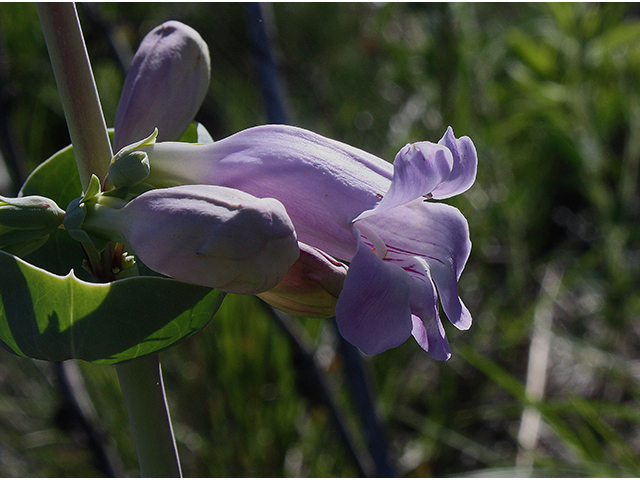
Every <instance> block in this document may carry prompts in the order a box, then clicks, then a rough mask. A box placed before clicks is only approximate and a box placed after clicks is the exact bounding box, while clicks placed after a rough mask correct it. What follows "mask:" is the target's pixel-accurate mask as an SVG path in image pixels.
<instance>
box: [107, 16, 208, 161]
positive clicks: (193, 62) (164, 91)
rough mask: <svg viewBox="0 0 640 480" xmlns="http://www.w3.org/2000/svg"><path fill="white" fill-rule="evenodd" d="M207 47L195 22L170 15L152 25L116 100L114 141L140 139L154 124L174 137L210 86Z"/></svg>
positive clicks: (161, 132) (161, 134)
mask: <svg viewBox="0 0 640 480" xmlns="http://www.w3.org/2000/svg"><path fill="white" fill-rule="evenodd" d="M210 70H211V61H210V59H209V48H208V47H207V44H206V43H205V42H204V40H203V39H202V37H201V36H200V34H199V33H198V32H196V31H195V30H194V29H193V28H191V27H188V26H187V25H185V24H183V23H180V22H177V21H174V20H171V21H168V22H165V23H163V24H162V25H159V26H157V27H156V28H154V29H153V30H151V31H150V32H149V33H148V34H147V35H146V36H145V37H144V39H143V40H142V42H141V43H140V46H139V47H138V50H137V51H136V54H135V56H134V57H133V61H132V62H131V66H130V67H129V71H128V72H127V76H126V78H125V82H124V87H123V89H122V95H121V96H120V102H119V103H118V109H117V111H116V119H115V125H114V128H115V133H114V138H113V146H114V149H115V150H120V149H121V148H122V147H124V146H125V145H128V144H130V143H133V142H137V141H138V140H141V139H143V138H145V137H147V136H149V134H151V132H153V130H154V128H156V127H157V128H158V132H159V133H158V138H159V139H160V140H177V139H179V138H180V136H181V135H182V134H183V133H184V131H185V130H186V129H187V127H188V126H189V123H190V122H191V121H192V120H193V117H194V116H195V114H196V113H197V111H198V109H199V108H200V105H201V104H202V101H203V100H204V97H205V94H206V93H207V89H208V88H209V78H210Z"/></svg>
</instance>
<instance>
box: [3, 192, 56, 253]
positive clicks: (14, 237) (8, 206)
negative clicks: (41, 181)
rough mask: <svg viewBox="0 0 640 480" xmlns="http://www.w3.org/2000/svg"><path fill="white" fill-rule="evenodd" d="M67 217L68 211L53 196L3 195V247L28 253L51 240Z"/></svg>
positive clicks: (12, 251)
mask: <svg viewBox="0 0 640 480" xmlns="http://www.w3.org/2000/svg"><path fill="white" fill-rule="evenodd" d="M63 219H64V210H62V209H61V208H60V207H58V205H57V204H56V202H54V201H53V200H51V199H49V198H45V197H40V196H37V195H32V196H27V197H21V198H6V197H1V196H0V248H1V249H2V250H5V251H7V252H10V253H13V254H15V255H26V254H28V253H31V252H32V251H34V250H36V249H37V248H38V247H40V246H41V245H42V244H43V243H44V242H46V241H47V239H48V238H49V235H50V234H51V233H52V232H54V231H55V230H56V229H57V228H58V227H59V226H60V225H61V224H62V221H63Z"/></svg>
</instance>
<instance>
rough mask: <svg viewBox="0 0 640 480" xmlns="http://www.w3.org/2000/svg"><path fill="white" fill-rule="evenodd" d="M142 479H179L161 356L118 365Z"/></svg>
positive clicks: (179, 473)
mask: <svg viewBox="0 0 640 480" xmlns="http://www.w3.org/2000/svg"><path fill="white" fill-rule="evenodd" d="M116 369H117V372H118V379H119V380H120V386H121V388H122V395H123V396H124V403H125V405H126V407H127V413H128V415H129V422H130V423H131V431H132V433H133V441H134V443H135V446H136V452H137V453H138V461H139V462H140V474H141V475H142V476H143V477H147V478H148V477H180V476H181V475H182V472H181V470H180V461H179V459H178V451H177V448H176V444H175V439H174V436H173V429H172V427H171V419H170V417H169V409H168V408H167V402H166V397H165V393H164V385H163V381H162V370H161V367H160V361H159V359H158V355H157V354H155V355H149V356H146V357H141V358H137V359H135V360H133V361H131V362H125V363H120V364H118V365H116Z"/></svg>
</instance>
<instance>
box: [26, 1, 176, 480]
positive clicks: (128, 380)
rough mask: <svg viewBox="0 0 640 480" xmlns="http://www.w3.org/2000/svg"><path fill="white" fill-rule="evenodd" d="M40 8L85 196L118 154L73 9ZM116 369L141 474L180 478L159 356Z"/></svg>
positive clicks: (54, 5) (60, 5)
mask: <svg viewBox="0 0 640 480" xmlns="http://www.w3.org/2000/svg"><path fill="white" fill-rule="evenodd" d="M37 7H38V16H39V17H40V23H41V25H42V31H43V33H44V37H45V40H46V42H47V49H48V51H49V56H50V58H51V65H52V67H53V71H54V74H55V78H56V84H57V86H58V91H59V93H60V100H61V101H62V106H63V109H64V115H65V118H66V120H67V126H68V128H69V135H70V136H71V142H72V144H73V151H74V155H75V158H76V163H77V165H78V172H79V174H80V181H81V183H82V188H83V190H84V191H86V190H87V188H88V186H89V181H90V178H91V175H92V174H95V175H97V176H98V178H100V179H104V177H105V176H106V174H107V170H108V168H109V162H110V160H111V157H112V156H113V153H112V150H111V142H110V141H109V136H108V133H107V127H106V123H105V121H104V115H103V113H102V106H101V104H100V99H99V97H98V90H97V88H96V84H95V80H94V78H93V71H92V70H91V64H90V62H89V56H88V54H87V50H86V47H85V43H84V38H83V36H82V30H81V28H80V22H79V20H78V15H77V12H76V8H75V5H74V4H72V3H40V4H38V6H37ZM88 247H89V248H90V247H91V246H90V245H89V246H88ZM93 253H95V254H96V255H97V252H93ZM90 258H91V257H90ZM96 263H99V262H98V261H97V260H96ZM116 368H117V371H118V378H119V380H120V386H121V388H122V394H123V397H124V399H125V404H126V407H127V413H128V415H129V421H130V423H131V429H132V433H133V437H134V443H135V445H136V452H137V454H138V459H139V461H140V472H141V474H142V475H143V476H145V477H179V476H181V471H180V462H179V460H178V453H177V448H176V445H175V438H174V435H173V429H172V427H171V420H170V418H169V411H168V408H167V403H166V397H165V393H164V385H163V382H162V373H161V370H160V363H159V360H158V356H157V355H152V356H149V357H142V358H139V359H136V360H132V361H131V362H128V363H126V364H123V365H119V366H118V367H116Z"/></svg>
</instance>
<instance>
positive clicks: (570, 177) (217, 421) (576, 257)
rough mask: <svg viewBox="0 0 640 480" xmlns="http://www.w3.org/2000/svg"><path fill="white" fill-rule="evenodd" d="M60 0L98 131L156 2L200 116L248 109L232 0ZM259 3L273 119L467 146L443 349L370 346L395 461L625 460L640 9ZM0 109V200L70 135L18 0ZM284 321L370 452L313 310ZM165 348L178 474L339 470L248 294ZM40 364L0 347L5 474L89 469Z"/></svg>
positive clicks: (346, 133)
mask: <svg viewBox="0 0 640 480" xmlns="http://www.w3.org/2000/svg"><path fill="white" fill-rule="evenodd" d="M78 8H79V13H80V19H81V22H82V25H83V29H84V32H85V37H86V41H87V47H88V50H89V55H90V57H91V61H92V63H93V67H94V70H95V76H96V82H97V85H98V90H99V92H100V96H101V100H102V103H103V107H104V112H105V117H106V120H107V123H108V125H109V126H112V124H113V118H114V115H115V109H116V106H117V102H118V98H119V94H120V89H121V85H122V83H123V73H122V67H121V66H120V65H119V64H118V61H117V57H116V56H114V50H113V44H115V45H116V46H117V48H116V50H117V51H118V52H119V53H120V55H121V58H122V62H123V63H124V64H125V65H124V66H125V67H126V64H128V61H129V59H130V56H131V55H132V53H133V51H135V48H136V47H137V45H138V43H139V42H140V40H141V38H142V37H143V36H144V35H145V34H146V33H147V32H148V31H149V30H151V29H152V28H153V27H155V26H156V25H158V24H160V23H162V22H163V21H166V20H170V19H175V20H180V21H183V22H184V23H186V24H188V25H190V26H192V27H194V28H195V29H196V30H198V31H199V32H200V33H201V35H202V36H203V37H204V39H205V40H206V42H207V43H208V45H209V48H210V51H211V58H212V82H211V88H210V90H209V94H208V96H207V99H206V100H205V103H204V106H203V108H202V110H201V112H200V114H199V115H198V117H197V118H198V120H199V121H201V122H202V123H203V124H204V125H205V126H206V127H207V128H208V129H209V130H210V132H211V133H212V135H213V136H214V138H216V139H219V138H222V137H224V136H226V135H228V134H231V133H234V132H236V131H238V130H240V129H243V128H247V127H250V126H253V125H257V124H262V123H265V122H266V116H265V113H264V112H265V108H264V103H263V99H262V97H261V92H260V85H259V81H258V78H257V76H256V71H255V65H254V63H253V59H252V56H251V48H250V43H249V38H248V34H247V25H246V15H245V6H244V5H243V4H241V3H233V4H205V3H197V4H189V3H156V2H153V3H140V4H137V3H126V4H120V3H104V4H102V3H98V4H79V7H78ZM263 8H264V14H265V24H266V26H267V27H268V31H269V32H270V35H271V40H272V47H273V54H274V57H275V60H276V62H277V64H278V67H279V69H280V73H281V80H282V87H283V91H284V92H285V96H286V105H287V108H288V112H289V114H290V116H291V119H290V120H291V123H293V124H295V125H298V126H301V127H304V128H307V129H310V130H313V131H316V132H318V133H320V134H323V135H325V136H328V137H331V138H334V139H337V140H341V141H344V142H347V143H350V144H352V145H354V146H357V147H359V148H362V149H364V150H367V151H370V152H372V153H375V154H377V155H378V156H380V157H382V158H385V159H388V160H389V161H391V160H393V157H394V155H395V153H396V152H397V151H398V150H399V149H400V148H401V147H402V146H403V145H404V144H406V143H407V142H414V141H420V140H431V141H437V140H438V139H439V138H440V137H441V136H442V134H443V133H444V131H445V129H446V127H447V126H448V125H451V126H452V127H453V129H454V131H455V133H456V135H457V136H461V135H468V136H469V137H471V138H472V139H473V141H474V143H475V145H476V148H477V150H478V156H479V169H478V179H477V182H476V184H475V185H474V186H473V187H472V188H471V189H470V190H469V191H468V192H467V193H465V194H464V195H462V196H459V197H456V198H453V199H451V201H448V203H451V204H454V205H455V206H457V207H458V208H460V209H461V211H462V212H463V213H464V214H465V216H466V217H467V219H468V220H469V224H470V230H471V239H472V242H473V251H472V253H471V258H470V259H469V262H468V264H467V267H466V269H465V271H464V273H463V275H462V278H461V281H460V294H461V296H462V298H463V300H464V301H465V302H466V304H467V306H468V307H469V309H470V311H471V312H472V315H473V317H474V325H473V326H472V328H471V329H470V330H469V331H467V332H459V331H456V329H455V328H452V327H451V325H445V328H446V329H447V333H448V337H449V340H450V343H451V346H452V350H453V356H452V358H451V360H449V361H448V362H445V363H439V362H436V361H434V360H432V359H431V358H430V357H429V355H428V354H426V353H425V352H423V351H422V350H421V349H420V348H419V347H418V345H417V344H416V343H415V342H414V341H413V340H409V341H407V342H406V343H405V344H403V345H402V346H400V347H398V348H396V349H393V350H390V351H387V352H385V353H383V354H381V355H377V356H375V357H365V358H364V364H365V369H366V371H367V374H368V375H369V376H370V380H371V383H372V385H373V389H374V391H375V395H376V406H377V411H378V414H379V415H380V418H381V420H382V421H383V422H384V426H385V430H386V440H387V441H388V445H389V449H390V456H391V460H392V463H393V465H394V467H395V469H396V473H397V475H399V476H408V477H422V476H467V475H489V476H499V475H509V476H513V475H525V476H527V475H534V476H541V475H550V476H639V475H640V408H639V405H638V400H639V399H640V383H639V380H640V318H639V317H640V295H639V293H638V286H640V280H639V273H640V272H639V270H640V227H639V226H638V223H639V220H640V196H639V192H638V185H639V168H640V19H639V16H638V15H639V14H640V8H638V5H636V4H626V3H625V4H618V3H605V4H592V3H588V4H582V3H578V4H559V3H553V4H526V3H525V4H522V3H517V4H515V3H500V4H492V3H480V4H466V3H456V4H446V3H438V4H416V3H411V4H403V3H391V4H368V3H340V4H332V3H330V4H325V3H304V4H303V3H286V4H280V3H276V4H264V5H263ZM110 41H111V42H114V43H113V44H112V43H110ZM0 122H1V124H0V129H2V130H3V132H4V133H3V135H2V141H1V143H0V152H1V153H2V156H3V158H4V160H5V162H0V193H2V194H13V193H15V192H16V191H17V188H18V187H19V184H20V182H21V180H22V179H23V178H24V176H25V175H27V174H28V173H29V172H30V171H31V170H32V169H33V168H34V167H35V166H36V165H38V164H39V163H40V162H42V161H43V160H44V159H46V158H47V157H48V156H50V155H51V154H53V153H54V152H55V151H57V150H58V149H60V148H62V147H64V146H66V145H67V144H68V143H69V137H68V134H67V131H66V124H65V122H64V117H63V114H62V108H61V105H60V102H59V99H58V95H57V91H56V87H55V82H54V79H53V73H52V70H51V68H50V65H49V62H48V56H47V52H46V47H45V45H44V40H43V38H42V34H41V32H40V26H39V22H38V18H37V14H36V10H35V7H34V6H33V5H31V4H23V3H18V4H16V3H1V4H0ZM4 164H6V165H9V168H8V172H10V173H8V172H5V171H3V170H1V169H2V168H3V167H4ZM11 165H13V166H11ZM0 274H1V273H0ZM294 327H296V330H297V331H298V332H299V334H300V335H301V337H302V338H303V340H304V342H305V344H307V345H308V346H310V348H312V349H313V351H314V352H315V353H314V355H315V358H316V361H317V363H318V365H319V367H320V368H321V371H322V372H323V375H324V377H325V379H326V381H327V383H328V385H329V388H330V390H331V392H332V394H333V395H334V398H335V401H336V403H337V404H338V406H339V408H340V411H341V414H342V415H343V417H344V422H345V424H346V426H347V428H348V429H349V431H350V432H351V434H352V435H353V437H354V438H353V440H354V444H355V445H356V448H357V449H359V450H360V451H364V450H365V441H364V438H363V434H362V426H361V425H360V424H359V422H358V420H357V415H356V413H355V409H354V406H353V404H352V402H351V400H350V396H349V394H348V388H347V381H346V379H345V372H344V368H343V367H344V363H343V361H342V359H341V356H340V355H339V354H338V351H337V339H336V336H335V330H334V329H333V326H332V325H331V322H330V321H322V320H310V319H299V320H296V322H295V324H294ZM161 358H162V362H163V366H164V370H165V376H166V384H167V391H168V392H167V394H168V397H169V403H170V407H171V412H172V416H173V419H174V423H175V433H176V436H177V439H178V443H179V444H178V447H179V450H180V454H181V456H182V461H183V470H184V474H185V475H186V476H214V477H217V476H259V477H272V476H354V475H357V470H356V468H355V466H354V463H353V461H352V458H351V457H350V456H349V455H348V453H347V451H346V449H345V446H344V443H343V442H342V441H341V439H340V437H339V436H338V434H337V430H336V428H335V425H334V423H333V422H332V420H331V417H330V415H329V414H328V411H327V409H326V408H325V407H323V406H322V405H321V404H320V403H318V401H317V399H314V393H313V389H309V386H308V385H306V386H305V383H304V382H303V381H301V380H304V372H303V373H302V374H300V368H299V362H297V360H296V359H297V357H296V355H295V354H294V352H293V351H292V349H291V343H290V342H289V340H288V339H287V337H286V336H285V334H284V333H283V331H282V329H281V328H279V327H278V326H277V325H276V324H275V323H274V322H273V321H272V319H270V317H269V315H268V314H267V313H265V311H264V309H262V307H261V306H260V303H259V302H258V301H257V300H256V299H255V298H253V297H234V296H229V297H228V298H227V299H226V300H225V302H224V304H223V307H222V309H221V311H220V312H219V314H217V316H216V317H215V318H214V320H213V321H212V322H211V323H210V324H209V325H208V326H207V327H206V328H205V329H204V330H203V331H202V332H200V333H199V334H198V335H196V336H194V337H193V338H191V339H189V340H187V341H185V342H183V343H182V344H180V345H179V346H177V347H176V348H173V349H171V350H168V351H166V352H163V353H162V356H161ZM54 367H55V366H54V365H52V364H48V363H45V362H33V361H31V360H26V359H22V358H17V357H15V356H13V355H11V354H9V353H7V352H4V351H0V476H28V477H40V476H101V475H104V472H103V471H101V470H100V469H99V468H98V467H97V466H96V465H95V462H94V457H93V454H92V453H91V450H90V448H89V446H88V443H89V442H88V440H87V438H86V437H85V436H84V435H83V434H82V433H81V430H80V429H78V428H77V425H76V424H75V423H74V422H73V420H72V416H70V415H69V414H68V410H69V406H68V405H67V404H66V403H64V402H63V400H62V398H63V397H62V395H61V389H60V385H59V382H58V381H57V376H56V370H55V368H54ZM79 368H80V371H81V372H82V374H83V378H84V382H85V383H86V388H87V390H88V392H89V394H90V400H91V402H92V403H93V407H94V408H95V410H96V411H97V415H96V416H97V418H96V420H95V421H96V425H97V428H98V429H99V430H101V431H102V433H103V434H104V438H105V439H106V440H105V441H106V443H107V444H108V446H109V448H112V449H113V451H114V452H115V453H114V456H115V457H116V460H114V461H115V463H116V464H118V463H119V464H120V465H119V468H121V470H119V471H120V472H121V473H122V474H127V475H137V462H136V458H135V453H134V450H133V446H132V441H131V438H130V432H129V427H128V423H127V419H126V414H125V411H124V406H123V403H122V400H121V396H120V391H119V387H118V383H117V378H116V375H115V370H114V369H113V368H112V367H105V366H96V365H91V364H86V363H81V364H79Z"/></svg>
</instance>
